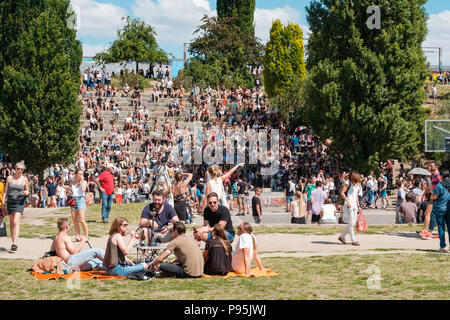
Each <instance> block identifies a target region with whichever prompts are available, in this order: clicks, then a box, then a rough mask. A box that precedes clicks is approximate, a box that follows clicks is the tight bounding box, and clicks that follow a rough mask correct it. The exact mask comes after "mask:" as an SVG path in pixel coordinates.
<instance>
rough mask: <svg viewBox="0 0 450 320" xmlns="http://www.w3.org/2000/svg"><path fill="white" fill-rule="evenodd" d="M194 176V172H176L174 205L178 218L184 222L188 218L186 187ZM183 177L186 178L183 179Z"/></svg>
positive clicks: (173, 188)
mask: <svg viewBox="0 0 450 320" xmlns="http://www.w3.org/2000/svg"><path fill="white" fill-rule="evenodd" d="M192 176H193V175H192V173H180V172H178V173H177V174H175V184H173V185H172V194H173V207H174V209H175V211H176V213H177V216H178V219H179V220H180V221H181V222H183V223H184V222H185V221H186V219H187V204H186V191H187V189H186V188H187V186H188V185H189V182H191V180H192ZM183 178H186V179H184V180H183Z"/></svg>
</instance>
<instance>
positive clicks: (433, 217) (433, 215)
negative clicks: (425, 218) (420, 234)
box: [428, 208, 437, 232]
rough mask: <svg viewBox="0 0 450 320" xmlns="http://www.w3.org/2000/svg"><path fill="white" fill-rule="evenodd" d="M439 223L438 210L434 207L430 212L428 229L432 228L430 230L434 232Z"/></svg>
mask: <svg viewBox="0 0 450 320" xmlns="http://www.w3.org/2000/svg"><path fill="white" fill-rule="evenodd" d="M436 225H437V215H436V210H435V209H434V208H433V210H432V211H431V214H430V225H429V227H428V230H430V232H432V231H433V230H434V228H435V227H436Z"/></svg>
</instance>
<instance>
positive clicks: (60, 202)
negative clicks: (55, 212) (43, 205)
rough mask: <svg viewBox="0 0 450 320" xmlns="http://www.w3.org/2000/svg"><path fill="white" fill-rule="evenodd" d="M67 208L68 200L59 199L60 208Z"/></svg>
mask: <svg viewBox="0 0 450 320" xmlns="http://www.w3.org/2000/svg"><path fill="white" fill-rule="evenodd" d="M65 206H66V198H59V199H58V207H65Z"/></svg>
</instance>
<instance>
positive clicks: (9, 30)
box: [0, 0, 82, 172]
mask: <svg viewBox="0 0 450 320" xmlns="http://www.w3.org/2000/svg"><path fill="white" fill-rule="evenodd" d="M69 4H70V1H69V0H23V1H13V0H11V1H3V2H2V3H1V4H0V21H1V24H0V147H1V149H2V150H3V151H4V152H6V153H8V154H10V156H11V158H12V159H14V160H15V161H20V160H25V163H26V165H27V167H28V169H30V170H31V171H32V172H42V171H43V170H44V169H45V168H47V167H49V166H50V165H53V164H55V163H62V164H68V163H70V162H72V161H73V159H74V156H75V154H76V153H77V151H78V136H79V130H80V115H81V110H82V108H81V104H80V103H79V102H78V97H77V94H78V90H79V85H80V80H81V79H80V76H81V75H80V65H81V60H82V48H81V43H80V42H79V41H78V40H76V31H75V30H72V29H70V28H68V26H67V20H68V18H69V13H68V10H67V8H68V6H69Z"/></svg>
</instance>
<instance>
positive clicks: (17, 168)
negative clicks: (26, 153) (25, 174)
mask: <svg viewBox="0 0 450 320" xmlns="http://www.w3.org/2000/svg"><path fill="white" fill-rule="evenodd" d="M16 170H25V169H24V168H16Z"/></svg>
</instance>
